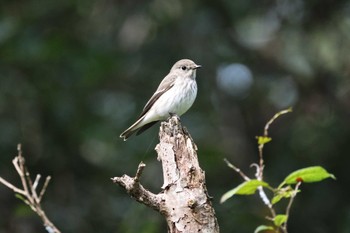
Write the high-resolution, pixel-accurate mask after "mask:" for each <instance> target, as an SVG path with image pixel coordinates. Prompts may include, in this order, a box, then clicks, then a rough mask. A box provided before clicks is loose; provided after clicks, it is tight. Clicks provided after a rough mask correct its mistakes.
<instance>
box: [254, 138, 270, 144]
mask: <svg viewBox="0 0 350 233" xmlns="http://www.w3.org/2000/svg"><path fill="white" fill-rule="evenodd" d="M256 139H258V144H259V145H261V144H266V143H268V142H270V141H271V140H272V138H270V137H265V136H256Z"/></svg>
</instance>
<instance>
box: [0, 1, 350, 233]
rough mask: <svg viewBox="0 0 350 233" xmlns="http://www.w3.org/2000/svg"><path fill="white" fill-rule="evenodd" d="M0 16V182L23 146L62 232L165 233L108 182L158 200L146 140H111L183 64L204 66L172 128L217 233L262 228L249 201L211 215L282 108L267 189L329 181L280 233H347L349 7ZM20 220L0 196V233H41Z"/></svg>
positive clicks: (280, 4)
mask: <svg viewBox="0 0 350 233" xmlns="http://www.w3.org/2000/svg"><path fill="white" fill-rule="evenodd" d="M0 12H1V14H0V154H1V156H0V175H1V176H2V177H4V178H6V179H7V180H10V181H13V182H14V183H16V184H17V183H18V182H19V181H18V177H17V176H16V174H15V172H14V169H13V167H12V164H11V160H12V158H13V157H14V155H15V154H16V145H17V143H19V142H21V143H22V144H23V150H24V156H25V157H26V158H27V165H28V167H29V168H30V170H31V171H32V173H33V174H32V175H34V173H41V174H42V175H43V176H46V175H51V176H52V177H53V179H52V182H51V184H50V186H49V188H48V190H47V194H46V196H45V198H46V199H45V200H44V203H43V205H44V208H46V210H47V215H48V216H49V217H50V218H51V219H52V220H53V221H54V222H55V224H56V225H57V226H58V227H59V228H60V229H61V230H62V231H63V232H85V233H89V232H127V233H134V232H143V233H147V232H164V231H165V229H166V224H165V221H164V220H163V219H162V217H161V216H159V215H158V214H157V213H156V212H154V211H153V210H150V209H147V208H146V207H144V206H141V205H140V204H138V203H135V202H134V201H133V200H132V199H130V198H129V197H128V195H127V194H125V193H124V192H123V190H122V189H121V188H118V187H116V186H115V185H113V184H112V183H111V181H110V180H109V178H110V177H113V176H117V175H122V174H124V173H128V174H133V173H134V172H135V171H136V168H137V164H138V163H139V161H140V160H144V161H145V162H146V164H147V167H146V169H145V174H144V176H143V180H142V182H143V184H144V185H145V186H146V187H148V188H149V189H150V190H152V191H153V192H158V191H160V186H161V184H162V178H161V177H162V176H161V168H160V164H159V162H158V161H157V160H156V153H155V151H154V150H153V148H154V146H155V145H156V143H157V141H158V139H157V132H158V128H157V127H154V128H153V129H151V130H149V131H148V132H145V133H144V134H142V135H140V136H138V137H133V138H130V140H128V141H127V142H122V141H121V140H120V139H119V138H118V136H119V134H120V133H121V131H122V130H124V129H125V128H126V127H128V126H129V124H131V123H132V122H133V121H134V120H135V119H136V117H137V116H138V114H139V113H140V111H141V109H142V107H143V105H144V104H145V103H146V100H147V99H148V98H149V97H150V96H151V95H152V93H153V92H154V90H155V89H156V88H157V85H158V83H159V82H160V80H161V79H162V78H163V77H164V75H166V74H167V72H168V71H169V69H170V68H171V66H172V64H173V63H174V62H175V61H177V60H179V59H181V58H190V59H192V60H194V61H195V62H196V63H198V64H201V65H202V66H203V69H201V70H200V71H199V72H198V75H197V80H198V85H199V93H198V97H197V100H196V102H195V104H194V106H193V107H192V108H191V109H190V110H189V112H188V113H186V114H185V115H184V116H183V117H182V121H183V123H184V125H185V126H187V128H188V129H189V131H190V133H191V134H192V136H193V138H194V140H195V142H196V143H197V145H198V148H199V150H198V154H199V158H200V163H201V166H202V168H203V169H204V170H205V171H206V177H207V185H208V189H209V193H210V195H212V196H213V197H214V200H213V203H214V206H215V209H216V213H217V216H218V219H219V225H220V227H221V231H222V232H242V233H244V232H253V231H254V229H255V226H257V225H260V224H263V223H265V220H264V219H262V218H261V216H265V215H266V214H264V213H265V212H267V210H266V208H265V207H264V206H263V205H262V204H261V203H260V202H259V200H258V199H257V200H249V201H247V199H246V198H242V199H240V198H237V199H232V200H229V201H228V202H226V203H225V204H224V205H221V204H219V198H220V196H221V195H222V194H223V193H224V192H225V191H227V190H229V189H231V188H232V187H234V186H236V185H237V184H239V183H240V182H241V181H240V180H238V179H239V178H238V177H237V176H236V174H234V173H233V172H232V170H231V169H229V168H227V167H226V164H225V163H224V162H223V158H224V157H227V158H229V160H230V161H232V162H233V163H235V164H236V165H237V166H239V167H247V166H249V164H251V163H252V162H254V161H256V159H257V156H258V154H257V147H256V141H255V136H256V135H260V134H261V128H262V126H263V125H264V124H265V122H266V120H267V119H269V118H270V117H271V116H272V115H273V114H274V113H275V112H277V111H278V110H280V109H282V108H286V107H289V106H293V109H294V112H293V113H292V114H289V115H288V116H286V117H284V118H283V119H281V120H279V122H278V123H276V124H274V126H273V127H272V128H271V129H270V134H271V137H272V138H274V143H273V144H271V145H270V144H269V145H268V146H267V147H266V151H265V158H266V164H267V167H266V170H265V175H266V176H268V179H269V180H272V181H275V182H276V183H277V182H278V181H279V180H281V179H282V178H283V177H285V176H286V175H287V174H289V173H290V172H291V171H294V170H296V169H298V168H301V167H306V166H312V165H321V166H323V167H325V168H326V169H327V170H328V171H330V172H332V173H333V174H335V175H336V177H337V178H338V179H337V181H336V182H333V181H332V182H328V181H326V182H323V183H320V184H316V185H311V186H312V187H310V188H308V187H305V189H303V195H300V198H299V197H298V198H297V199H296V200H295V206H294V207H293V209H292V213H291V219H289V228H290V232H308V233H311V232H316V233H323V232H349V231H350V202H349V196H350V190H349V183H350V176H349V175H348V174H347V171H348V170H349V169H348V167H347V165H348V164H349V162H350V161H349V160H350V156H349V149H348V148H349V147H348V145H349V139H350V121H349V119H350V79H349V74H350V69H349V67H350V60H349V54H350V2H349V1H347V0H339V1H331V0H325V1H315V0H310V1H305V0H275V1H259V2H254V1H246V0H237V1H230V0H219V1H208V0H206V1H184V0H170V1H161V0H152V1H112V0H100V1H92V0H89V1H81V0H80V1H79V0H73V1H72V0H69V1H68V0H61V1H43V0H27V1H23V0H18V1H6V0H5V1H2V2H1V8H0ZM251 172H253V171H251ZM20 205H22V203H21V202H19V201H18V200H17V199H16V198H14V196H13V194H12V193H11V191H10V190H8V189H7V188H5V187H3V186H1V187H0V207H1V208H0V216H1V218H0V232H1V233H2V232H13V233H15V232H29V233H31V232H45V230H44V229H43V227H42V226H41V225H40V221H39V220H38V218H37V217H36V216H34V215H28V214H23V210H22V208H23V207H22V206H21V207H19V206H20ZM305 219H307V221H305Z"/></svg>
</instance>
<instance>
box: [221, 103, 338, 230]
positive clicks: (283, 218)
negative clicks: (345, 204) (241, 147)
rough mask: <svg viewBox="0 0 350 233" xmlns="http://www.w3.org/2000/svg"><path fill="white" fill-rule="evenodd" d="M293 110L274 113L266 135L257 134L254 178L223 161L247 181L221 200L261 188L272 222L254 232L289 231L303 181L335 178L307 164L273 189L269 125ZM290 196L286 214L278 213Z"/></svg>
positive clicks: (251, 192)
mask: <svg viewBox="0 0 350 233" xmlns="http://www.w3.org/2000/svg"><path fill="white" fill-rule="evenodd" d="M291 111H292V109H291V108H289V109H286V110H282V111H280V112H278V113H277V114H275V115H274V116H273V117H272V118H271V119H270V120H269V121H268V122H267V123H266V125H265V127H264V133H263V136H257V137H256V138H257V141H258V142H257V143H258V150H259V163H258V164H257V163H253V164H252V165H251V167H255V168H256V173H255V178H254V179H251V178H249V177H248V176H247V175H245V174H244V172H243V171H242V170H241V169H239V168H237V167H236V166H234V165H233V164H231V163H230V162H229V161H228V160H227V159H225V160H224V161H225V162H226V164H227V165H228V167H230V168H232V169H233V170H234V171H235V172H237V173H238V174H239V175H240V176H241V177H242V178H243V179H244V182H243V183H241V184H240V185H238V186H237V187H236V188H234V189H231V190H230V191H228V192H226V193H225V194H224V195H223V196H222V197H221V200H220V202H221V203H223V202H225V201H226V200H227V199H229V198H231V197H232V196H234V195H252V194H254V193H255V192H256V191H258V193H259V196H260V199H261V200H262V201H263V203H264V204H265V205H266V206H267V207H268V209H269V210H270V214H271V215H270V216H267V217H266V219H268V220H270V222H271V224H270V225H261V226H258V227H257V228H256V229H255V233H258V232H263V231H273V232H276V233H280V232H282V233H288V229H287V223H288V218H289V215H290V210H291V207H292V204H293V202H294V200H295V197H296V195H297V194H298V193H299V192H300V186H301V184H302V183H312V182H319V181H322V180H324V179H327V178H332V179H335V176H334V175H333V174H330V173H328V172H327V171H326V170H325V169H324V168H322V167H320V166H313V167H307V168H303V169H299V170H297V171H294V172H292V173H291V174H289V175H288V176H287V177H286V178H285V179H284V180H283V182H282V183H281V184H280V185H279V186H278V187H277V188H273V187H272V186H271V185H270V184H269V183H267V182H266V181H264V167H265V164H264V156H263V155H264V154H263V149H264V145H265V144H266V143H268V142H270V141H271V140H272V139H271V138H270V137H269V135H268V131H269V128H270V125H271V124H272V123H273V122H274V121H275V120H276V119H277V118H278V117H279V116H281V115H283V114H286V113H289V112H291ZM265 190H268V191H270V192H272V198H269V197H268V195H267V194H266V192H265ZM283 198H285V199H289V201H288V204H287V206H286V209H285V212H284V213H283V214H276V210H275V208H274V206H275V205H276V204H277V203H278V202H279V201H280V200H281V199H283Z"/></svg>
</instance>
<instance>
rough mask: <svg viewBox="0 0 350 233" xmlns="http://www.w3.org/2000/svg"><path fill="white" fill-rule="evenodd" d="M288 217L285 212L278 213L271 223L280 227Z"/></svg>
mask: <svg viewBox="0 0 350 233" xmlns="http://www.w3.org/2000/svg"><path fill="white" fill-rule="evenodd" d="M287 219H288V216H287V215H285V214H278V215H276V217H275V218H274V219H273V223H274V224H275V225H276V226H277V227H280V226H281V225H282V224H283V223H285V222H286V221H287Z"/></svg>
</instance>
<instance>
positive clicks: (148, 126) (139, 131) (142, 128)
mask: <svg viewBox="0 0 350 233" xmlns="http://www.w3.org/2000/svg"><path fill="white" fill-rule="evenodd" d="M157 122H158V121H152V122H150V123H148V124H146V125H144V126H142V127H141V128H140V129H139V130H138V131H137V133H136V135H140V134H142V133H143V132H144V131H146V130H147V129H149V128H151V127H152V126H153V125H154V124H156V123H157Z"/></svg>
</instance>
